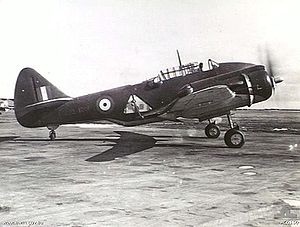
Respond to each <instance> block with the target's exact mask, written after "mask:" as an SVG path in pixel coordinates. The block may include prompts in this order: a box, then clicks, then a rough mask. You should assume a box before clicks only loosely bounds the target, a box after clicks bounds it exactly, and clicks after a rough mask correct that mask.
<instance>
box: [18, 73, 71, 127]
mask: <svg viewBox="0 0 300 227" xmlns="http://www.w3.org/2000/svg"><path fill="white" fill-rule="evenodd" d="M14 96H15V97H14V102H15V114H16V117H17V120H18V122H19V123H20V124H21V125H23V126H25V127H39V126H41V124H42V122H41V117H42V116H43V114H45V111H43V110H41V109H35V110H33V109H32V108H28V106H33V105H35V104H40V103H41V104H43V103H47V102H49V101H51V100H56V99H61V98H70V97H69V96H67V95H66V94H64V93H63V92H62V91H60V90H59V89H58V88H57V87H55V86H54V85H53V84H51V83H50V82H49V81H48V80H46V79H45V78H44V77H42V76H41V75H40V74H39V73H38V72H37V71H35V70H34V69H31V68H24V69H22V70H21V72H20V73H19V76H18V79H17V82H16V87H15V94H14Z"/></svg>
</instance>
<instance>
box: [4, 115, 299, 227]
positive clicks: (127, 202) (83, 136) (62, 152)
mask: <svg viewBox="0 0 300 227" xmlns="http://www.w3.org/2000/svg"><path fill="white" fill-rule="evenodd" d="M233 118H234V119H235V120H236V121H237V122H239V124H240V126H241V129H242V131H244V132H245V135H246V144H245V145H244V147H243V148H241V149H230V148H227V147H226V146H225V144H224V141H223V135H224V132H225V130H226V129H227V123H226V121H225V119H224V120H223V121H222V122H221V123H220V126H221V129H222V134H221V137H220V138H218V139H207V138H205V135H204V132H203V129H204V127H205V125H206V123H204V122H203V123H198V124H195V123H193V122H187V123H186V124H181V123H170V122H167V123H159V124H151V125H146V126H139V127H133V128H125V127H121V126H117V125H113V124H107V123H106V124H103V125H98V126H97V125H89V124H84V125H81V126H79V125H71V126H61V127H60V128H59V129H58V130H57V134H58V139H57V140H56V141H54V142H53V141H48V130H47V129H45V128H42V129H27V128H23V127H21V126H20V125H19V124H18V123H17V122H16V120H15V118H14V114H13V112H5V113H3V114H2V115H0V162H1V165H0V226H29V224H32V225H31V226H74V227H75V226H250V227H251V226H290V224H292V225H291V226H300V222H299V221H300V190H299V189H300V168H299V167H300V112H297V111H262V110H251V111H250V110H240V111H237V112H236V114H235V115H234V116H233ZM86 160H88V161H86Z"/></svg>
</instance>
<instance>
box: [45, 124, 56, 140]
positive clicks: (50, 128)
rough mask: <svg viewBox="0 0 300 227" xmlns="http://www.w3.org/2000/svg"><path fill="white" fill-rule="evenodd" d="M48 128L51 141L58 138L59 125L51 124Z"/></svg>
mask: <svg viewBox="0 0 300 227" xmlns="http://www.w3.org/2000/svg"><path fill="white" fill-rule="evenodd" d="M47 128H48V129H49V130H50V131H49V138H50V140H51V141H53V140H55V139H56V132H55V130H56V129H57V128H58V125H51V126H47Z"/></svg>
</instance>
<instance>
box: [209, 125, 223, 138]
mask: <svg viewBox="0 0 300 227" xmlns="http://www.w3.org/2000/svg"><path fill="white" fill-rule="evenodd" d="M220 133H221V132H220V128H219V127H218V126H217V125H216V124H213V123H210V124H208V125H207V126H206V127H205V135H206V136H207V137H208V138H214V139H216V138H218V137H219V136H220Z"/></svg>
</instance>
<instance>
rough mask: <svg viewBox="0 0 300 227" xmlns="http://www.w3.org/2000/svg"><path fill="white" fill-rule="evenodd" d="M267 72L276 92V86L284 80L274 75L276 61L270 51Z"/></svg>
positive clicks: (267, 54)
mask: <svg viewBox="0 0 300 227" xmlns="http://www.w3.org/2000/svg"><path fill="white" fill-rule="evenodd" d="M266 70H267V72H268V74H269V76H270V79H271V83H272V88H273V90H274V91H275V86H276V84H279V83H281V82H282V81H283V79H282V78H281V77H278V76H276V75H275V74H274V60H273V58H272V56H271V54H270V51H269V50H268V49H267V50H266Z"/></svg>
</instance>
